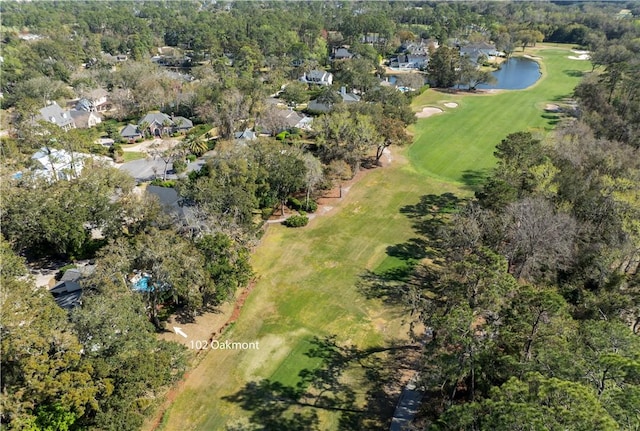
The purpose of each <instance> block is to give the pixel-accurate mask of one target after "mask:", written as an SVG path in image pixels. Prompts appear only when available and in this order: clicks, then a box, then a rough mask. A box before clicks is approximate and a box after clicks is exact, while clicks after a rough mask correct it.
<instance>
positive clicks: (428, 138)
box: [409, 44, 591, 185]
mask: <svg viewBox="0 0 640 431" xmlns="http://www.w3.org/2000/svg"><path fill="white" fill-rule="evenodd" d="M526 53H527V54H530V55H535V56H539V57H541V58H542V60H541V62H542V77H541V79H540V80H539V81H538V82H537V83H536V84H534V85H533V86H532V87H529V88H528V89H525V90H511V91H502V92H501V93H498V94H465V93H464V92H461V93H458V94H455V95H454V94H447V93H443V92H438V91H435V90H428V91H426V92H425V93H423V94H422V95H421V96H420V97H418V98H416V99H415V101H414V107H415V109H416V110H419V109H421V108H422V107H423V106H437V107H440V108H442V109H443V110H444V111H445V113H443V114H439V115H435V116H432V117H429V118H426V119H422V120H419V121H418V123H417V124H416V125H415V126H413V127H412V131H413V133H414V135H415V144H414V145H413V146H412V147H411V148H410V149H409V157H410V159H411V160H412V161H413V165H414V166H415V168H416V169H417V170H418V171H419V172H422V173H424V174H426V175H429V176H433V177H437V178H439V179H441V180H445V181H452V182H457V183H466V184H467V185H469V183H472V182H473V181H474V180H475V179H477V176H478V175H482V173H484V172H486V171H487V170H488V169H490V168H492V167H493V165H494V163H495V159H494V157H493V148H494V147H495V145H496V144H497V143H498V142H500V140H501V139H503V138H504V137H505V136H507V135H508V134H509V133H513V132H517V131H521V130H529V131H531V132H533V133H545V132H546V131H548V130H551V129H552V128H553V126H554V125H555V124H556V123H557V121H558V118H557V117H558V115H557V114H549V113H545V112H544V106H545V105H546V104H547V103H556V102H560V101H562V99H564V98H567V97H570V96H571V93H572V89H573V88H574V87H575V86H576V85H577V84H578V82H579V81H580V79H581V78H580V76H581V75H582V72H585V71H590V70H591V63H590V62H588V61H577V60H570V59H568V58H567V56H569V55H571V52H570V51H569V47H568V46H558V45H555V46H551V45H544V44H541V45H539V46H538V47H536V48H534V49H532V48H528V49H527V51H526ZM444 102H456V103H458V107H457V108H447V107H445V106H444V105H443V103H444Z"/></svg>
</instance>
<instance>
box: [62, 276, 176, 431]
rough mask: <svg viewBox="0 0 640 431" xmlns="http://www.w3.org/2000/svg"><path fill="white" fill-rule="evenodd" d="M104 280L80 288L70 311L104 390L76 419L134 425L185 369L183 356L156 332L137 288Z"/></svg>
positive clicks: (89, 424) (91, 424) (106, 425)
mask: <svg viewBox="0 0 640 431" xmlns="http://www.w3.org/2000/svg"><path fill="white" fill-rule="evenodd" d="M99 265H100V264H99ZM104 281H106V284H104V285H101V286H100V287H99V289H98V290H93V289H92V290H90V291H88V292H85V295H84V297H83V304H82V307H79V308H76V309H75V310H74V311H73V312H72V313H71V321H72V323H73V327H74V329H75V331H76V332H77V334H78V338H79V339H80V341H81V343H82V346H83V349H84V352H85V361H86V362H87V364H88V365H90V366H91V369H92V374H93V375H94V376H95V377H94V378H95V379H99V382H100V384H101V387H103V388H105V389H104V390H105V392H106V394H104V396H100V397H96V405H94V406H93V408H92V411H91V412H90V414H88V415H86V417H82V418H80V420H79V425H81V426H84V427H86V428H99V429H105V430H131V431H133V430H136V429H140V426H141V425H142V423H143V421H144V420H145V416H146V415H148V413H149V412H150V411H152V410H153V406H154V403H153V401H154V400H155V399H157V398H158V397H159V396H161V394H162V393H163V392H164V391H165V390H166V389H165V388H166V387H167V386H168V385H170V384H171V383H173V382H174V381H175V380H177V379H178V378H179V377H180V376H181V375H182V373H183V372H184V371H185V368H186V365H187V358H186V355H185V349H184V347H182V346H179V345H178V344H177V343H173V342H166V341H161V340H158V339H157V338H156V334H155V332H154V328H153V326H152V325H151V324H150V323H149V321H148V320H147V316H146V310H145V303H144V302H143V300H142V297H141V296H140V295H139V294H137V293H135V292H133V291H131V289H130V288H129V287H128V286H123V285H121V284H119V283H115V284H114V283H113V282H112V281H111V280H104Z"/></svg>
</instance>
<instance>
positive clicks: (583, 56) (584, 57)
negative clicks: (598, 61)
mask: <svg viewBox="0 0 640 431" xmlns="http://www.w3.org/2000/svg"><path fill="white" fill-rule="evenodd" d="M567 58H569V59H570V60H589V59H590V58H591V56H590V55H589V54H580V55H579V56H577V57H576V56H575V55H570V56H568V57H567Z"/></svg>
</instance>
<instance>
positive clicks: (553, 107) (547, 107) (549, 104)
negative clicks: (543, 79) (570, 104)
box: [544, 103, 560, 112]
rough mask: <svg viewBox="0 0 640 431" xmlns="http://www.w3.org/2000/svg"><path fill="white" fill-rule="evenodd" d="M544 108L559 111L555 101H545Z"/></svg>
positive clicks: (549, 110) (548, 110)
mask: <svg viewBox="0 0 640 431" xmlns="http://www.w3.org/2000/svg"><path fill="white" fill-rule="evenodd" d="M544 110H545V111H547V112H560V107H559V106H558V105H556V104H555V103H547V104H546V105H545V107H544Z"/></svg>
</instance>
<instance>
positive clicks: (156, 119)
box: [138, 112, 173, 126]
mask: <svg viewBox="0 0 640 431" xmlns="http://www.w3.org/2000/svg"><path fill="white" fill-rule="evenodd" d="M165 121H169V122H170V123H171V125H173V121H172V120H171V117H169V116H168V115H167V114H165V113H162V112H149V113H148V114H147V115H145V116H144V118H143V119H142V120H140V122H139V123H138V124H142V123H149V125H151V124H154V123H155V124H157V125H158V126H162V123H164V122H165Z"/></svg>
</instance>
